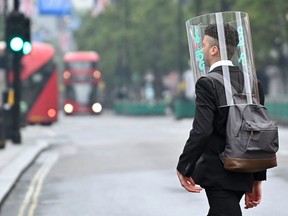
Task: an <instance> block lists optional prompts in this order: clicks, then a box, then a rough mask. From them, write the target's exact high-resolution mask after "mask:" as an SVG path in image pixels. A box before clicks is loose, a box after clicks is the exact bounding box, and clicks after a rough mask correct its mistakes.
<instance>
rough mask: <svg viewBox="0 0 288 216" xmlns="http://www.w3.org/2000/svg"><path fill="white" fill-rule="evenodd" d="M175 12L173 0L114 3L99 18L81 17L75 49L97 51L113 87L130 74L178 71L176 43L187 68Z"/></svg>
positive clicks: (185, 40) (184, 37) (183, 40)
mask: <svg viewBox="0 0 288 216" xmlns="http://www.w3.org/2000/svg"><path fill="white" fill-rule="evenodd" d="M125 2H126V4H125ZM178 9H179V8H178V4H176V3H175V1H173V0H137V1H135V0H126V1H125V0H122V1H120V0H119V1H116V2H115V3H114V4H112V5H111V6H110V7H109V8H108V9H107V11H105V13H102V14H101V15H99V16H98V17H94V18H91V17H90V16H89V15H86V16H84V17H83V19H82V20H83V22H82V25H81V28H80V29H79V30H78V31H77V32H76V33H75V36H76V40H77V45H78V49H79V50H91V49H92V50H95V51H97V52H98V53H99V54H100V55H101V56H102V68H103V71H104V75H105V76H106V77H107V76H108V77H110V78H114V79H111V80H116V84H117V83H119V82H120V83H121V82H125V80H126V81H127V79H128V81H129V76H130V75H131V74H133V73H139V75H140V76H141V75H144V74H145V73H146V72H147V71H148V70H151V71H153V72H154V73H161V74H163V73H164V74H165V73H167V72H169V71H171V70H175V69H178V67H179V62H178V51H179V43H181V45H182V47H184V46H185V49H183V50H184V51H183V53H180V55H181V61H182V62H181V63H182V64H183V65H184V64H185V66H186V64H187V59H188V48H187V49H186V44H187V39H186V32H185V23H184V21H183V22H181V26H179V23H178V21H179V20H178V18H179V17H178V15H179V14H178V12H179V11H178ZM183 11H184V10H183ZM179 32H182V35H180V34H179ZM179 40H180V42H179ZM126 76H128V78H127V77H126ZM115 78H117V79H115ZM125 78H126V79H125ZM112 84H113V83H112Z"/></svg>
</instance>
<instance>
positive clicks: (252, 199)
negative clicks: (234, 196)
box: [245, 181, 262, 209]
mask: <svg viewBox="0 0 288 216" xmlns="http://www.w3.org/2000/svg"><path fill="white" fill-rule="evenodd" d="M261 198H262V189H261V181H255V182H254V184H253V189H252V192H251V193H246V194H245V208H246V209H248V208H253V207H256V206H257V205H259V204H260V202H261Z"/></svg>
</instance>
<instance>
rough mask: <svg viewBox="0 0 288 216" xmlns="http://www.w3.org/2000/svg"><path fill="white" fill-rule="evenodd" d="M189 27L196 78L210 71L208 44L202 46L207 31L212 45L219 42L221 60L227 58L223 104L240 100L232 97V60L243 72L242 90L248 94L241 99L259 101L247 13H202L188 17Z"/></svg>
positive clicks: (191, 54) (242, 101)
mask: <svg viewBox="0 0 288 216" xmlns="http://www.w3.org/2000/svg"><path fill="white" fill-rule="evenodd" d="M186 28H187V35H188V44H189V52H190V61H191V69H192V72H193V74H194V80H195V81H197V79H198V78H199V77H201V76H203V75H206V74H208V73H209V71H210V66H211V65H209V64H211V60H209V59H210V57H209V56H207V54H206V53H207V51H206V50H207V46H205V49H203V46H204V45H203V40H204V37H206V40H207V35H208V36H209V37H210V39H211V38H212V39H213V40H212V41H213V45H211V46H215V42H216V46H217V47H218V50H219V51H220V55H219V54H218V60H225V61H224V62H225V63H224V65H226V66H222V72H223V84H224V87H225V97H226V102H227V104H224V106H227V105H228V106H230V105H233V104H235V103H240V102H235V100H233V95H234V94H233V90H232V85H231V73H230V71H229V67H228V65H231V62H232V65H233V66H237V67H238V68H239V70H240V71H241V72H240V73H242V74H243V76H242V78H243V79H242V81H243V82H242V84H243V91H242V92H241V94H242V95H244V96H245V97H244V96H243V98H244V99H243V100H241V103H245V104H251V103H259V94H258V83H257V75H256V71H255V66H254V56H253V47H252V38H251V32H250V24H249V17H248V14H247V13H244V12H219V13H213V14H207V15H202V16H198V17H195V18H192V19H190V20H188V21H187V22H186ZM215 29H216V30H215ZM205 30H206V31H205ZM211 32H212V33H211ZM210 41H211V40H210ZM227 60H229V61H227ZM209 61H210V62H209ZM221 65H223V64H221ZM221 78H222V77H221ZM222 105H223V104H222Z"/></svg>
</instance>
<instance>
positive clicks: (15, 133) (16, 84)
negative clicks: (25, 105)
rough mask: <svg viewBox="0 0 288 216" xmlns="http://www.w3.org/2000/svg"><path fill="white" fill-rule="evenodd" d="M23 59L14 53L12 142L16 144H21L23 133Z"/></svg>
mask: <svg viewBox="0 0 288 216" xmlns="http://www.w3.org/2000/svg"><path fill="white" fill-rule="evenodd" d="M21 58H22V54H20V53H14V55H13V72H14V74H13V75H14V80H13V89H14V99H15V102H14V105H13V107H12V116H13V117H12V134H11V135H12V137H11V140H12V142H13V143H15V144H20V143H21V133H20V100H21V80H20V70H21Z"/></svg>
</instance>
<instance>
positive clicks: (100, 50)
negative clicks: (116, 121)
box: [0, 0, 288, 121]
mask: <svg viewBox="0 0 288 216" xmlns="http://www.w3.org/2000/svg"><path fill="white" fill-rule="evenodd" d="M20 2H21V4H20V8H19V10H20V11H21V12H23V13H24V14H25V15H26V16H27V17H29V18H30V19H31V41H33V42H41V43H48V44H49V45H51V46H52V47H53V49H54V51H55V54H54V56H53V61H55V64H56V67H57V74H58V85H59V101H60V103H59V109H60V110H62V109H63V107H64V106H65V104H66V103H68V102H67V100H66V99H65V96H63V95H65V89H67V83H66V84H65V80H64V78H63V74H64V72H65V71H66V69H67V67H70V66H67V64H66V63H65V60H64V56H65V54H67V53H68V52H71V51H93V52H96V53H97V54H98V55H99V59H98V60H97V67H95V66H94V68H96V69H97V70H98V71H99V74H98V76H99V77H98V79H99V80H98V86H97V89H98V97H100V96H99V94H100V93H101V105H103V106H104V107H105V108H106V109H112V110H115V111H116V112H118V113H119V114H123V113H125V114H130V113H131V112H135V113H141V112H145V105H147V104H150V109H151V107H153V108H154V109H155V110H154V112H156V113H157V112H161V110H165V111H167V108H169V111H170V112H172V113H174V114H175V116H176V118H182V117H187V116H188V117H190V116H191V115H193V99H194V88H193V87H194V86H191V84H190V83H191V79H192V77H191V76H190V75H191V71H189V65H188V59H189V53H188V46H187V37H186V29H185V21H186V20H188V19H190V18H192V17H194V16H197V15H200V14H205V13H211V12H217V11H227V10H232V11H233V10H234V11H236V10H237V11H244V12H248V14H249V16H250V23H251V31H252V38H253V45H254V51H255V52H254V55H255V61H256V68H257V74H258V77H259V79H260V80H261V81H262V84H263V86H264V90H265V94H266V98H267V99H266V102H267V103H266V105H267V107H268V108H269V109H270V110H271V112H272V115H273V116H275V118H276V119H277V120H281V121H283V120H285V121H287V120H288V114H287V113H286V111H285V110H286V109H285V108H284V106H286V103H287V97H286V95H287V91H288V87H287V81H288V75H287V68H288V66H287V64H288V63H287V58H288V30H287V26H288V12H287V11H288V3H287V2H286V1H284V0H277V3H275V4H271V1H268V0H262V1H259V2H254V1H250V0H237V1H234V0H215V1H213V2H209V1H201V0H193V1H192V0H137V1H135V0H117V1H113V0H98V1H97V0H81V1H80V0H71V1H59V3H57V4H54V6H51V4H52V3H51V4H50V3H49V1H48V2H45V1H41V0H39V1H36V0H20ZM51 2H53V1H51ZM61 2H62V3H61ZM12 3H13V1H5V0H2V1H1V5H0V6H1V8H0V9H1V14H2V16H1V20H0V22H1V26H0V28H2V31H1V34H0V39H2V40H4V36H5V35H4V26H5V14H7V13H9V10H11V8H12V7H13V4H12ZM267 5H269V7H267ZM78 66H79V65H78ZM88 67H89V66H88ZM2 68H3V66H2ZM70 69H71V68H70ZM2 74H3V73H2ZM66 75H67V74H66ZM100 77H101V78H100ZM100 79H101V80H100ZM68 88H69V86H68ZM87 91H88V90H87ZM67 94H69V93H67V92H66V95H67ZM82 94H83V93H82ZM70 95H71V94H70ZM66 97H67V96H66ZM75 97H76V96H75ZM99 100H100V99H99ZM65 101H66V102H65ZM140 105H142V107H141V106H140ZM134 106H135V109H133V107H134ZM136 106H137V107H138V109H137V108H136ZM185 107H186V108H187V107H189V108H188V110H187V109H185ZM141 109H143V110H141ZM152 110H153V109H151V111H150V112H152ZM191 110H192V112H191ZM147 112H148V111H147Z"/></svg>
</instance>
